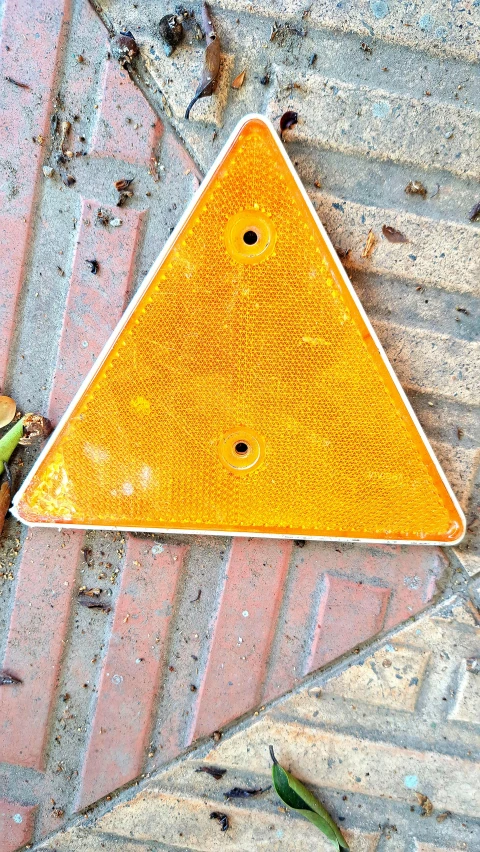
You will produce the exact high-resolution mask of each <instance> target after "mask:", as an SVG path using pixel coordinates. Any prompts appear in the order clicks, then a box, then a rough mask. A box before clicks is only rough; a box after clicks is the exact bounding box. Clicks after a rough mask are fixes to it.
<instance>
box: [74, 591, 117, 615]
mask: <svg viewBox="0 0 480 852" xmlns="http://www.w3.org/2000/svg"><path fill="white" fill-rule="evenodd" d="M77 600H78V603H79V604H80V606H86V607H87V608H88V609H102V610H103V611H104V612H110V610H111V606H110V605H109V604H108V603H106V602H105V601H101V600H100V599H99V598H91V597H89V596H88V595H84V594H80V595H79V596H78V598H77Z"/></svg>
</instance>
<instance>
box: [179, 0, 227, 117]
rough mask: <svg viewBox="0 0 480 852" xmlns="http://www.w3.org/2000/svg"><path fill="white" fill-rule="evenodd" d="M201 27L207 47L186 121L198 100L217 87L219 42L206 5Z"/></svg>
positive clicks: (208, 95)
mask: <svg viewBox="0 0 480 852" xmlns="http://www.w3.org/2000/svg"><path fill="white" fill-rule="evenodd" d="M202 25H203V29H204V31H205V39H206V42H207V46H206V48H205V58H204V65H203V72H202V76H201V79H200V82H199V84H198V86H197V91H196V92H195V95H194V97H193V98H192V100H191V101H190V103H189V105H188V107H187V109H186V111H185V118H186V119H187V121H188V118H189V116H190V110H191V109H192V107H193V105H194V104H196V102H197V101H198V100H200V98H207V97H210V95H213V93H214V91H215V89H216V87H217V78H218V72H219V71H220V51H221V48H220V41H219V39H218V38H217V34H216V32H215V28H214V26H213V22H212V15H211V12H210V7H209V6H208V5H207V3H204V4H203V6H202Z"/></svg>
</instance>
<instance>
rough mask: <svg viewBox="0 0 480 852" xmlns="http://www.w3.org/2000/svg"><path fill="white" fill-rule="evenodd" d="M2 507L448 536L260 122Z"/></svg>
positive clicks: (444, 489)
mask: <svg viewBox="0 0 480 852" xmlns="http://www.w3.org/2000/svg"><path fill="white" fill-rule="evenodd" d="M16 513H17V515H18V517H19V518H20V519H21V520H23V521H25V522H26V523H28V524H50V525H54V526H59V525H62V526H63V525H65V526H69V527H101V528H120V529H132V530H150V531H162V532H165V531H166V532H170V531H189V532H193V531H202V532H229V533H233V534H245V535H252V534H253V535H264V536H271V535H276V536H291V537H295V538H307V537H315V538H316V537H318V538H327V539H332V538H333V539H336V538H338V539H349V540H352V539H356V540H367V541H397V542H408V541H410V542H437V543H444V544H452V543H455V542H457V541H459V540H460V538H461V537H462V535H463V532H464V525H465V520H464V517H463V515H462V512H461V509H460V508H459V506H458V503H457V501H456V500H455V497H454V495H453V494H452V491H451V489H450V487H449V485H448V483H447V481H446V479H445V476H444V474H443V473H442V471H441V469H440V466H439V465H438V462H437V461H436V459H435V457H434V455H433V452H432V450H431V448H430V447H429V445H428V442H427V440H426V438H425V436H424V435H423V433H422V430H421V428H420V426H419V424H418V422H417V420H416V418H415V415H414V414H413V411H412V410H411V408H410V406H409V404H408V402H407V400H406V397H405V395H404V394H403V391H402V389H401V387H400V385H399V383H398V381H397V379H396V377H395V375H394V373H393V371H392V369H391V367H390V365H389V363H388V361H387V359H386V356H385V354H384V352H383V350H382V349H381V347H380V344H379V342H378V340H377V338H376V336H375V333H374V331H373V329H372V327H371V325H370V324H369V322H368V319H367V318H366V316H365V314H364V312H363V309H362V307H361V305H360V304H359V302H358V299H357V298H356V296H355V293H354V291H353V289H352V286H351V284H350V283H349V281H348V279H347V278H346V276H345V273H344V270H343V268H342V266H341V264H340V262H339V260H338V258H337V256H336V254H335V252H334V250H333V248H332V246H331V244H330V242H329V239H328V237H327V235H326V234H325V232H324V230H323V227H322V225H321V224H320V222H319V221H318V219H317V216H316V214H315V211H314V210H313V208H312V206H311V204H310V202H309V200H308V198H307V195H306V193H305V191H304V189H303V187H302V185H301V184H300V182H299V180H298V178H297V176H296V174H295V172H294V170H293V168H292V166H291V164H290V161H289V160H288V158H287V157H286V155H285V152H284V150H283V146H282V145H281V143H280V142H279V140H278V138H277V135H276V133H275V131H274V130H273V128H272V126H271V125H270V123H269V122H268V121H267V120H265V119H264V118H262V117H260V116H249V117H247V118H245V119H244V120H243V121H242V122H241V123H240V125H239V126H238V127H237V129H236V130H235V132H234V133H233V135H232V137H231V138H230V140H229V141H228V143H227V145H226V147H225V148H224V150H223V151H222V153H221V155H220V157H219V158H218V160H217V162H216V163H215V165H214V166H213V168H212V170H211V171H210V173H209V175H208V176H207V178H206V179H205V181H204V183H203V185H202V188H201V189H200V191H199V192H198V193H197V195H196V196H195V198H194V200H193V202H192V204H191V205H190V208H189V209H188V210H187V212H186V213H185V215H184V217H183V219H182V221H181V222H180V223H179V225H178V227H177V228H176V230H175V232H174V233H173V234H172V236H171V238H170V240H169V241H168V243H167V245H166V247H165V249H164V251H163V252H162V254H161V255H160V257H159V259H158V261H157V262H156V264H155V266H154V268H153V270H152V271H151V273H150V274H149V276H148V278H147V281H146V282H145V284H144V285H143V287H142V288H141V291H140V292H139V293H138V295H137V297H136V298H135V299H134V300H133V303H132V304H131V305H130V307H129V309H128V311H127V312H126V314H125V316H124V317H123V319H122V321H121V323H120V325H119V326H118V328H117V329H116V331H115V332H114V334H113V336H112V338H111V340H110V341H109V343H108V344H107V346H106V348H105V350H104V352H103V353H102V355H101V356H100V358H99V360H98V362H97V363H96V365H95V366H94V368H93V370H92V372H91V373H90V375H89V376H88V378H87V379H86V381H85V383H84V385H83V387H82V388H81V390H80V392H79V394H78V395H77V397H76V398H75V399H74V401H73V402H72V404H71V406H70V408H69V409H68V411H67V413H66V414H65V417H64V418H63V420H62V421H61V423H60V424H59V426H58V428H57V430H56V432H55V433H54V435H53V437H52V439H51V440H50V442H49V444H48V445H47V447H46V449H45V451H44V453H43V454H42V456H41V458H40V459H39V462H38V463H37V465H36V467H35V468H34V470H33V471H32V473H31V474H30V476H29V478H28V480H27V482H26V483H25V485H24V486H23V488H22V490H21V492H20V493H19V495H18V497H17V500H16Z"/></svg>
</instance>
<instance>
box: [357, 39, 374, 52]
mask: <svg viewBox="0 0 480 852" xmlns="http://www.w3.org/2000/svg"><path fill="white" fill-rule="evenodd" d="M360 47H361V49H362V50H363V52H364V53H373V51H372V48H371V47H369V45H368V44H367V42H366V41H362V43H361V45H360Z"/></svg>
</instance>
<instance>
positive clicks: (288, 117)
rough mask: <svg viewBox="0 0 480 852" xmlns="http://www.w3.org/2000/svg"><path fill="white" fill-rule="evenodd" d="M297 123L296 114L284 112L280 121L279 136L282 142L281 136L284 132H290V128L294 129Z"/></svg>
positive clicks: (288, 111) (289, 111)
mask: <svg viewBox="0 0 480 852" xmlns="http://www.w3.org/2000/svg"><path fill="white" fill-rule="evenodd" d="M297 123H298V113H296V112H293V110H287V112H284V113H283V115H282V117H281V119H280V136H281V138H282V141H283V134H284V133H285V131H286V130H290V128H291V127H294V126H295V125H296V124H297Z"/></svg>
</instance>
